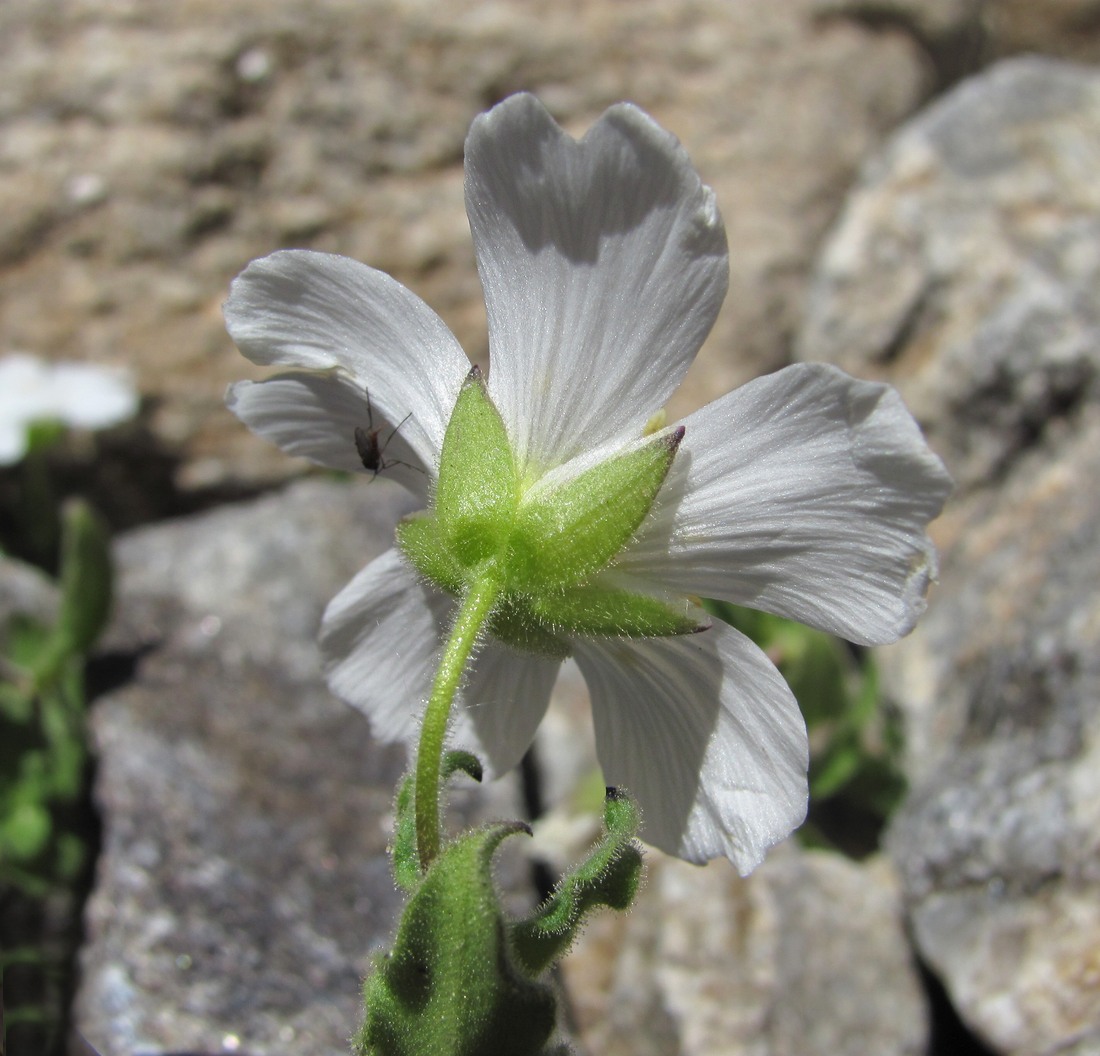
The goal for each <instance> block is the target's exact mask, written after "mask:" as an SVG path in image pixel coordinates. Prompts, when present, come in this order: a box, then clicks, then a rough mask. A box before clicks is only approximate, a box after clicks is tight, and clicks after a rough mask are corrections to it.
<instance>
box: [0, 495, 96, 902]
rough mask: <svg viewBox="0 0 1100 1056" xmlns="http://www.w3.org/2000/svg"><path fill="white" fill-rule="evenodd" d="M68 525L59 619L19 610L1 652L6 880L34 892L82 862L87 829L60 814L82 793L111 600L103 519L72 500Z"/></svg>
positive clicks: (2, 860) (1, 850)
mask: <svg viewBox="0 0 1100 1056" xmlns="http://www.w3.org/2000/svg"><path fill="white" fill-rule="evenodd" d="M61 533H62V541H61V568H60V582H59V587H60V603H59V606H58V614H57V619H56V622H55V623H54V624H53V625H52V626H43V625H42V624H40V623H38V622H36V621H34V620H32V619H31V618H30V617H27V616H24V615H21V614H16V615H14V616H13V617H12V618H11V620H10V621H9V623H8V626H7V627H6V628H4V629H3V638H2V642H3V654H2V655H0V673H2V676H3V677H2V681H0V883H4V884H13V885H15V886H17V887H19V888H20V889H22V890H24V891H25V892H27V893H29V894H32V895H36V896H44V895H45V894H46V893H48V892H49V890H50V889H51V888H52V887H53V886H54V885H55V884H67V883H71V882H72V880H73V879H74V878H75V876H76V875H77V873H78V872H79V870H80V868H81V867H82V865H83V863H84V853H85V849H84V847H83V844H82V842H81V840H80V838H79V837H78V836H77V835H76V834H75V833H73V832H70V831H67V830H66V828H65V826H64V825H63V824H58V820H59V815H63V813H64V812H65V810H66V809H67V808H70V807H72V806H73V805H75V804H76V803H77V802H78V801H79V800H80V798H81V797H82V796H83V794H84V781H85V772H86V768H87V763H88V758H87V747H86V741H85V732H84V704H85V702H84V684H83V679H84V664H85V660H86V658H87V654H88V652H89V650H90V649H91V647H92V645H93V644H94V642H95V640H96V638H97V637H98V636H99V634H100V632H101V631H102V629H103V627H104V625H105V623H106V621H107V616H108V613H109V610H110V604H111V565H110V552H109V548H108V538H107V531H106V528H105V526H104V525H103V522H102V521H101V520H100V519H99V517H98V516H97V515H96V514H95V513H94V512H93V511H92V510H91V508H90V507H88V506H87V505H86V504H85V503H82V502H79V501H74V502H72V503H70V504H68V505H66V507H65V509H64V511H63V514H62V526H61Z"/></svg>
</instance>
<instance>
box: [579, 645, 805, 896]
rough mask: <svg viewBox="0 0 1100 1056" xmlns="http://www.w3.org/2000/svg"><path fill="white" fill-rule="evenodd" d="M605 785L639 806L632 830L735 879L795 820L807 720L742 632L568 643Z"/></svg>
mask: <svg viewBox="0 0 1100 1056" xmlns="http://www.w3.org/2000/svg"><path fill="white" fill-rule="evenodd" d="M575 648H576V654H575V655H576V659H577V663H578V664H579V665H580V668H581V671H582V672H583V673H584V677H585V680H586V681H587V682H588V688H589V691H590V693H591V695H592V714H593V719H594V721H595V725H596V749H597V752H598V754H599V758H600V765H601V766H602V767H603V771H604V779H605V781H606V782H607V784H609V785H616V786H622V787H624V788H625V789H626V790H627V791H628V792H630V793H631V794H632V795H633V796H634V797H635V798H636V799H637V801H638V803H639V804H640V806H641V808H642V836H643V837H644V838H645V839H646V840H648V841H649V842H650V843H652V844H654V845H655V846H657V847H659V848H661V850H663V851H667V852H668V853H670V854H675V855H677V856H678V857H680V858H685V859H687V860H688V861H691V862H705V861H707V860H709V859H711V858H717V857H721V856H723V855H724V856H726V857H728V858H729V859H730V860H731V861H732V862H733V863H734V865H735V866H737V869H738V871H739V872H740V873H741V874H742V875H746V874H747V873H749V872H751V871H752V869H754V868H755V867H756V866H757V865H759V863H760V862H761V860H762V859H763V857H764V853H765V852H766V851H767V849H768V848H769V847H771V846H772V845H774V844H776V843H778V842H779V841H780V840H782V839H783V838H784V837H785V836H787V835H788V834H789V833H790V832H792V831H793V830H794V829H795V828H797V827H798V825H799V824H801V822H802V820H803V818H804V817H805V815H806V797H807V787H806V768H807V765H808V748H807V741H806V726H805V723H804V722H803V720H802V715H801V713H800V712H799V710H798V705H797V704H796V703H795V699H794V696H793V695H792V694H791V691H790V689H789V688H788V686H787V684H786V682H784V681H783V679H782V677H781V676H780V674H779V672H778V671H776V669H775V668H774V667H773V666H772V664H771V662H770V661H769V660H768V659H767V657H765V656H764V654H763V653H762V652H761V651H760V650H759V649H758V648H757V647H756V646H755V645H754V644H753V643H752V642H750V641H749V640H748V639H747V638H746V637H744V635H741V634H739V633H738V632H737V631H735V630H734V629H733V628H732V627H728V626H726V625H725V624H722V623H715V625H714V626H713V627H712V628H711V629H710V630H707V631H703V632H701V633H699V634H693V635H683V636H679V637H676V638H649V639H635V640H626V639H624V640H617V641H608V642H600V643H596V642H578V643H576V647H575Z"/></svg>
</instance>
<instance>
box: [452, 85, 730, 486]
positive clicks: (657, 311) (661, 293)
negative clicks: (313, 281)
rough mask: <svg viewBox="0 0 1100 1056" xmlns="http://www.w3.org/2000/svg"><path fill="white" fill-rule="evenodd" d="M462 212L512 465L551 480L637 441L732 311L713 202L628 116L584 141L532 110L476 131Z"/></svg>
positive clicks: (618, 116)
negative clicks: (614, 446) (585, 456)
mask: <svg viewBox="0 0 1100 1056" xmlns="http://www.w3.org/2000/svg"><path fill="white" fill-rule="evenodd" d="M466 210H467V212H468V213H469V215H470V226H471V228H472V230H473V235H474V250H475V252H476V254H477V263H478V270H479V272H480V275H481V283H482V286H483V287H484V289H485V299H486V303H487V307H488V313H489V349H490V358H491V366H492V369H491V373H490V378H489V387H490V391H491V393H492V395H493V398H494V399H495V400H496V401H497V406H498V408H499V410H500V412H501V414H502V415H503V417H504V420H505V422H506V424H507V425H508V429H509V433H510V435H511V436H512V439H513V442H514V443H515V444H516V447H517V450H518V452H519V455H520V458H521V459H526V460H530V461H532V462H534V463H535V464H536V465H537V466H538V467H539V468H546V467H550V466H553V465H556V464H558V463H560V462H564V461H566V460H567V459H569V458H571V457H573V456H574V455H576V454H578V453H579V452H580V451H582V450H584V449H588V448H592V447H596V446H598V445H600V444H602V443H604V442H606V441H608V440H612V439H616V438H620V437H624V436H636V435H637V434H638V433H639V431H640V430H641V428H642V426H643V425H644V423H645V422H646V421H647V419H648V418H649V417H650V416H651V415H652V414H653V413H654V412H655V411H656V410H657V409H658V408H659V407H661V406H662V405H663V404H664V402H665V400H666V399H667V398H668V396H669V395H670V394H671V393H672V391H673V390H674V389H675V388H676V386H677V384H678V383H679V381H680V379H681V378H682V377H683V375H684V372H685V371H686V370H687V368H688V366H689V365H690V363H691V360H692V359H693V358H694V356H695V353H696V352H697V351H698V350H699V346H700V345H701V344H702V342H703V338H704V337H706V335H707V333H708V332H709V330H710V328H711V325H712V324H713V322H714V318H715V316H716V315H717V312H718V308H719V306H720V305H721V303H722V298H723V297H724V296H725V292H726V286H727V283H728V273H729V262H728V253H727V249H726V236H725V230H724V228H723V225H722V221H721V218H720V217H719V215H718V209H717V206H716V205H715V201H714V195H713V193H712V192H711V190H710V188H708V187H704V186H703V185H702V184H701V183H700V182H699V177H698V175H697V174H696V172H695V170H694V169H693V168H692V166H691V162H690V161H689V159H688V157H687V154H686V153H685V152H684V150H683V148H682V147H681V146H680V144H679V142H678V141H677V140H676V139H675V137H674V136H672V135H670V134H669V133H667V132H665V131H664V130H663V129H661V128H660V127H659V126H658V125H657V124H655V123H654V122H653V121H652V119H650V118H649V117H647V116H646V115H645V114H644V113H642V111H640V110H638V109H637V108H635V107H633V106H630V105H628V104H622V105H619V106H614V107H612V108H611V109H610V110H608V111H607V112H606V113H605V114H604V115H603V116H602V117H601V118H600V120H599V121H598V122H597V123H596V124H595V125H594V126H593V127H592V128H591V129H590V130H589V132H588V134H587V135H586V136H585V137H584V138H583V139H582V140H581V141H579V142H578V141H576V140H574V139H572V138H571V137H570V136H568V135H566V134H565V133H564V132H563V131H562V130H561V129H560V128H559V127H558V126H557V125H556V124H555V123H554V121H553V119H552V118H551V117H550V115H549V114H548V113H547V112H546V110H544V109H543V107H542V105H541V104H540V103H539V102H538V101H537V100H536V99H534V98H533V97H532V96H530V95H517V96H513V97H511V98H510V99H507V100H505V101H504V102H503V103H501V104H500V105H499V106H497V107H495V108H494V109H493V110H491V111H489V113H487V114H483V115H482V116H480V117H478V118H477V119H476V120H475V121H474V123H473V125H472V126H471V128H470V134H469V137H468V138H467V140H466Z"/></svg>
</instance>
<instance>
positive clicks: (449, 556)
mask: <svg viewBox="0 0 1100 1056" xmlns="http://www.w3.org/2000/svg"><path fill="white" fill-rule="evenodd" d="M683 435H684V430H683V427H680V428H678V429H673V430H664V431H660V432H657V433H656V434H653V435H650V436H647V437H645V438H644V439H642V440H640V441H639V442H638V443H636V444H634V445H632V446H630V447H628V448H627V449H626V450H624V451H620V452H618V453H616V454H613V455H611V456H610V457H609V458H607V459H605V460H604V461H602V462H599V463H597V464H595V465H593V466H590V467H588V468H587V469H585V470H583V471H581V472H580V473H577V474H575V475H574V476H572V477H569V478H568V479H562V480H560V481H559V480H554V479H553V478H552V477H546V478H543V479H542V480H539V481H536V482H534V483H533V484H532V485H530V486H525V484H524V482H522V481H521V480H520V476H519V473H518V471H517V467H516V462H515V458H514V456H513V453H512V447H511V444H510V442H509V440H508V434H507V430H506V429H505V426H504V422H503V420H502V419H501V417H500V413H499V412H498V411H497V409H496V407H495V406H494V405H493V402H492V400H491V399H490V397H489V394H488V391H487V390H486V387H485V381H484V378H483V377H482V375H481V371H480V370H479V369H478V368H477V367H474V368H473V369H472V370H471V371H470V373H469V375H467V378H466V381H465V382H464V383H463V386H462V389H461V391H460V393H459V396H458V400H457V402H456V404H455V409H454V412H453V413H452V415H451V420H450V422H449V423H448V425H447V431H446V434H445V436H444V440H443V450H442V453H441V456H440V465H439V481H438V484H437V486H436V492H435V501H434V505H433V508H432V509H431V510H428V511H424V512H422V513H419V514H416V515H414V516H412V517H409V518H406V519H405V520H404V521H403V522H402V523H401V525H400V526H399V527H398V533H397V539H398V545H399V546H400V547H401V549H402V551H403V552H404V554H405V556H406V557H407V558H408V560H409V561H410V563H411V564H412V565H413V567H414V568H416V570H417V571H418V572H419V573H420V574H421V575H422V576H424V578H425V579H427V580H429V581H431V582H432V583H434V584H435V585H436V586H438V587H439V588H440V589H442V590H444V591H446V592H448V593H450V594H453V595H455V596H462V595H464V594H465V592H466V590H467V589H468V588H469V586H470V585H471V584H472V583H474V582H475V581H479V580H483V579H484V578H485V576H486V575H487V574H489V575H491V576H492V578H493V579H495V580H496V581H497V582H499V583H500V584H501V589H500V593H499V600H498V603H497V605H496V608H495V611H494V613H493V615H492V616H491V618H490V620H489V631H490V633H491V634H492V635H493V636H494V637H495V638H497V639H498V640H500V641H503V642H506V643H508V644H510V645H514V646H516V647H517V648H520V649H524V650H527V651H530V652H536V653H540V654H543V655H549V656H566V655H568V654H569V651H570V649H569V645H568V641H569V639H571V638H573V637H576V636H583V637H591V636H626V637H664V636H667V635H673V634H687V633H691V632H692V631H696V630H699V629H700V628H701V627H705V626H707V625H708V620H707V617H706V615H705V613H703V612H702V611H701V610H699V609H697V608H696V607H695V606H694V605H691V604H689V603H687V602H675V603H670V602H669V601H667V600H666V599H664V598H658V597H654V596H652V595H649V594H644V593H639V592H636V591H632V590H629V589H624V588H623V587H622V586H621V585H618V584H616V583H614V582H612V576H611V575H610V572H611V570H612V569H613V565H614V561H615V558H616V556H617V555H618V554H619V553H620V552H621V551H622V549H623V548H624V547H625V546H626V544H627V543H628V542H629V541H630V539H631V537H632V536H633V535H634V533H635V532H636V531H637V529H638V526H639V525H640V524H641V523H642V521H643V520H644V518H645V517H646V515H647V514H648V513H649V511H650V509H652V507H653V503H654V501H655V500H656V498H657V493H658V492H659V491H660V488H661V485H662V484H663V483H664V480H665V477H666V476H667V475H668V471H669V469H670V468H671V466H672V461H673V459H674V457H675V455H676V451H677V449H678V447H679V445H680V441H681V440H682V439H683Z"/></svg>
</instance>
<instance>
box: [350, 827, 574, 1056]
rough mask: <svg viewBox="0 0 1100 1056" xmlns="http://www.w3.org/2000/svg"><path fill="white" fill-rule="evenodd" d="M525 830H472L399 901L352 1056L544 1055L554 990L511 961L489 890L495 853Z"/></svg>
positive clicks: (370, 981) (366, 991)
mask: <svg viewBox="0 0 1100 1056" xmlns="http://www.w3.org/2000/svg"><path fill="white" fill-rule="evenodd" d="M523 831H529V830H527V828H526V826H525V825H523V823H522V822H510V823H501V824H497V825H491V826H487V827H485V828H482V829H475V830H474V831H473V832H470V833H467V834H465V835H463V836H462V837H460V838H459V839H457V840H454V841H453V842H451V843H449V844H448V845H447V846H446V847H444V849H443V850H442V852H441V853H440V854H439V856H438V857H437V858H436V859H435V860H434V861H433V862H432V864H431V867H430V868H429V869H428V871H427V874H426V875H425V876H424V878H423V880H422V881H421V883H420V884H419V886H418V887H417V888H416V890H415V891H414V893H413V895H412V897H411V898H410V899H409V902H408V905H407V906H406V907H405V912H404V914H403V915H402V917H401V923H400V925H399V926H398V930H397V938H396V941H395V943H394V949H393V952H392V953H391V954H390V955H389V956H387V957H384V958H382V959H380V960H378V961H377V962H376V964H375V967H374V971H373V972H372V973H371V975H370V976H369V977H368V978H367V981H366V982H365V984H364V986H363V997H364V1001H365V1004H366V1018H365V1019H364V1022H363V1025H362V1027H361V1028H360V1031H359V1033H358V1036H357V1038H356V1041H355V1048H356V1052H357V1053H359V1054H360V1056H425V1054H426V1053H431V1054H432V1056H485V1054H487V1053H492V1054H494V1056H545V1054H547V1053H548V1052H550V1051H551V1050H550V1048H549V1044H550V1038H551V1036H552V1034H553V1032H554V1027H555V1018H556V1012H555V998H554V994H553V991H552V990H551V988H550V987H549V986H548V985H546V984H543V983H538V982H535V981H533V980H531V979H528V978H526V977H525V976H524V975H523V974H521V973H520V972H518V971H517V970H516V969H515V967H514V966H513V963H512V958H511V956H510V951H509V948H508V938H507V932H506V925H505V921H504V918H503V914H502V911H501V908H500V904H499V899H498V896H497V893H496V890H495V889H494V886H493V878H492V868H491V866H492V856H493V853H494V852H495V851H496V848H497V847H498V846H499V845H500V843H501V841H502V840H504V839H505V838H507V837H508V836H511V835H513V834H514V833H517V832H523ZM555 1051H556V1050H555Z"/></svg>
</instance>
